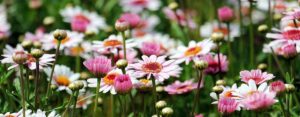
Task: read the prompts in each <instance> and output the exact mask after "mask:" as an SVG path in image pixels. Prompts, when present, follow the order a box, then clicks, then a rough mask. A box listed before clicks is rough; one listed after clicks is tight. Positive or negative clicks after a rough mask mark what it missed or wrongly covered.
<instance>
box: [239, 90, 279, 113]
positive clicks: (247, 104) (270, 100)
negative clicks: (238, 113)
mask: <svg viewBox="0 0 300 117" xmlns="http://www.w3.org/2000/svg"><path fill="white" fill-rule="evenodd" d="M275 96H276V95H275V93H270V94H266V93H262V92H258V93H254V94H253V95H250V96H248V97H246V98H245V99H243V100H241V104H242V105H243V107H244V108H245V109H247V110H260V109H265V108H268V107H270V106H272V105H273V104H274V103H275V102H276V100H275V99H274V98H275Z"/></svg>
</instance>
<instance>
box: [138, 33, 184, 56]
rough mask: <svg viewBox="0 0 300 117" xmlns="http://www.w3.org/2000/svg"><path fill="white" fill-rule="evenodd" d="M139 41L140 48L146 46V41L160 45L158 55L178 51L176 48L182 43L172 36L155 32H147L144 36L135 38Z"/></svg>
mask: <svg viewBox="0 0 300 117" xmlns="http://www.w3.org/2000/svg"><path fill="white" fill-rule="evenodd" d="M133 39H135V40H136V41H137V42H138V48H140V49H142V48H144V46H143V44H144V43H152V44H155V45H158V48H159V50H158V55H166V54H171V53H173V52H175V51H176V48H177V47H178V46H179V45H182V43H181V42H179V41H176V40H175V39H173V38H171V37H170V36H169V35H165V34H160V33H154V34H146V35H144V36H140V37H136V38H133Z"/></svg>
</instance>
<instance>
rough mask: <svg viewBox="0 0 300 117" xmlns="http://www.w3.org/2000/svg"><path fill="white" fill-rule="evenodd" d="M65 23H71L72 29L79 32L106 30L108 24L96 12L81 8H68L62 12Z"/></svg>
mask: <svg viewBox="0 0 300 117" xmlns="http://www.w3.org/2000/svg"><path fill="white" fill-rule="evenodd" d="M60 14H61V15H62V17H63V18H64V21H65V22H68V23H71V28H72V30H74V31H79V32H95V33H98V32H99V29H106V28H107V24H106V22H105V19H104V18H103V17H102V16H99V15H98V14H97V13H96V12H89V11H86V10H83V9H81V8H80V7H79V6H75V7H70V6H69V7H66V8H65V9H63V10H61V11H60Z"/></svg>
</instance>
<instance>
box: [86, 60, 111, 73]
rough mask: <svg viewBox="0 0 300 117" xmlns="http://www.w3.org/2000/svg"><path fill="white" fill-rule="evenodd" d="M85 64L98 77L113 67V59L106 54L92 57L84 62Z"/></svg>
mask: <svg viewBox="0 0 300 117" xmlns="http://www.w3.org/2000/svg"><path fill="white" fill-rule="evenodd" d="M83 65H84V66H85V67H86V68H87V69H88V70H89V71H90V72H92V73H93V74H94V75H95V76H96V77H100V76H103V75H105V74H107V73H108V72H109V71H110V70H111V69H112V66H111V60H110V59H108V58H106V57H105V56H99V57H96V58H91V59H88V60H86V61H84V62H83Z"/></svg>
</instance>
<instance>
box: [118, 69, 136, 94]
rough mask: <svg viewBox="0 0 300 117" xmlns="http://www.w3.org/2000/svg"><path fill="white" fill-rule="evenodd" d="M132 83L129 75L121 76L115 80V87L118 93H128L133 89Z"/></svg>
mask: <svg viewBox="0 0 300 117" xmlns="http://www.w3.org/2000/svg"><path fill="white" fill-rule="evenodd" d="M132 86H133V85H132V82H131V80H130V77H129V75H127V74H125V75H119V76H117V77H116V79H115V83H114V87H115V89H116V91H117V93H121V94H122V93H128V92H129V91H130V90H131V89H132Z"/></svg>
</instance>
